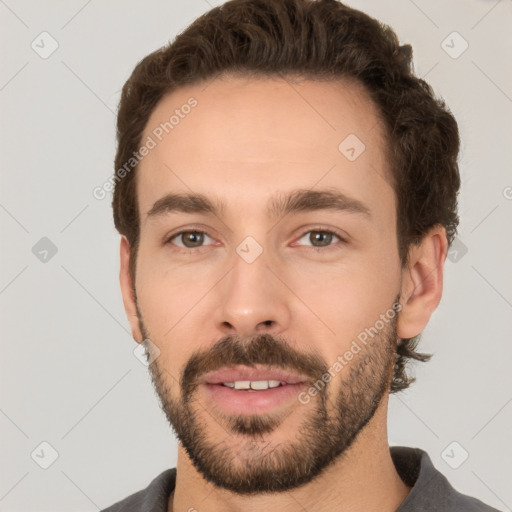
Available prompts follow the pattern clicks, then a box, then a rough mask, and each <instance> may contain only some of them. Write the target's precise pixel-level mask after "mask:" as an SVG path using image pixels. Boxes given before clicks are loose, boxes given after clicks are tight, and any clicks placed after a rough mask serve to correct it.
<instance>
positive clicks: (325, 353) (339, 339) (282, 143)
mask: <svg viewBox="0 0 512 512" xmlns="http://www.w3.org/2000/svg"><path fill="white" fill-rule="evenodd" d="M190 98H193V102H195V105H194V107H193V108H185V107H184V106H185V105H187V104H189V105H191V104H192V103H193V102H192V101H191V100H190ZM177 110H178V112H176V111H177ZM173 114H176V115H175V117H176V116H177V117H176V119H177V118H178V117H179V121H177V122H176V119H174V121H172V128H170V127H169V126H170V125H169V119H170V117H171V116H172V115H173ZM166 122H167V123H168V124H167V125H165V123H166ZM162 126H165V127H166V128H167V130H165V129H163V128H162ZM166 131H168V133H166ZM148 137H150V138H151V139H152V140H153V141H154V142H155V143H156V144H155V146H154V147H152V148H151V150H150V151H149V153H148V154H147V156H145V157H144V159H143V160H142V162H141V163H140V165H139V168H138V170H137V191H138V201H139V205H138V207H139V213H140V219H141V226H140V228H141V231H140V232H141V236H140V245H139V249H138V257H137V272H136V279H135V283H134V287H135V290H136V307H137V317H138V325H137V326H136V327H135V328H134V331H135V333H136V334H135V335H136V338H137V339H138V341H142V339H146V338H147V339H150V340H151V342H152V343H153V344H154V345H156V346H157V347H158V349H159V350H160V355H159V357H158V358H157V359H156V360H155V361H154V362H153V363H152V364H151V366H150V369H151V374H152V378H153V382H154V385H155V388H156V391H157V393H158V395H159V397H160V400H161V403H162V408H163V410H164V412H165V414H166V415H167V418H168V419H169V422H170V423H171V425H172V427H173V428H174V430H175V432H176V434H177V436H178V439H179V440H180V442H181V444H182V446H183V448H184V450H185V451H186V454H187V456H188V457H189V459H190V461H191V463H192V464H193V465H194V466H195V468H196V469H197V470H198V471H199V472H200V473H201V474H202V475H203V477H204V478H206V479H207V480H208V481H210V482H213V483H214V484H215V485H217V486H219V487H222V488H225V489H229V490H231V491H234V492H237V493H240V494H251V493H257V492H262V491H283V490H286V489H290V488H293V487H297V486H299V485H301V484H303V483H305V482H307V481H310V480H311V479H313V478H314V477H315V476H317V475H318V474H320V472H321V471H322V470H324V469H325V468H326V467H328V466H329V465H330V464H331V463H333V461H335V460H336V459H338V458H339V457H340V456H343V454H345V453H346V451H347V449H348V447H349V446H351V444H352V443H353V442H354V440H356V439H357V437H358V434H360V433H361V432H362V431H363V430H364V428H365V427H366V428H368V425H369V424H371V420H372V418H373V417H374V413H375V411H376V409H377V407H378V406H379V404H381V403H382V400H383V397H385V396H386V395H387V392H388V389H389V384H390V379H391V377H392V371H393V364H394V351H395V344H396V340H397V307H396V304H397V302H398V300H399V298H400V285H401V272H400V261H399V257H398V249H397V238H396V213H395V208H396V203H395V196H394V191H393V188H392V186H391V185H390V182H389V180H388V178H387V177H388V176H389V169H388V168H387V162H386V157H385V150H386V143H385V140H384V137H383V132H382V127H381V124H380V122H379V118H378V114H377V111H376V109H375V107H374V106H373V105H372V103H371V101H370V100H369V98H368V96H367V95H366V94H365V92H364V91H363V90H361V89H360V88H359V87H358V86H357V85H355V84H353V83H349V82H346V81H336V82H313V81H302V82H300V83H299V82H287V81H285V80H282V79H275V80H271V79H268V78H267V79H258V80H254V79H252V80H248V79H244V78H240V77H238V78H235V77H231V78H224V79H216V80H213V81H211V82H208V83H205V84H200V85H195V86H188V87H186V88H185V87H184V88H181V89H179V90H177V91H175V92H173V93H171V94H170V95H168V96H166V97H165V98H164V99H163V100H162V101H161V102H160V103H159V104H158V105H157V108H156V109H155V110H154V112H153V114H152V115H151V118H150V120H149V122H148V125H147V127H146V130H145V133H144V135H143V138H142V140H143V141H146V140H149V139H148ZM160 139H161V140H160ZM126 254H127V253H126V252H125V255H126ZM394 306H395V307H394ZM233 386H234V387H233ZM274 386H276V387H274ZM246 388H249V389H246ZM253 388H256V389H253Z"/></svg>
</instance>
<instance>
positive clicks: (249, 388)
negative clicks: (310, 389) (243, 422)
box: [200, 366, 309, 415]
mask: <svg viewBox="0 0 512 512" xmlns="http://www.w3.org/2000/svg"><path fill="white" fill-rule="evenodd" d="M308 385H309V380H308V378H307V377H304V376H301V375H297V374H292V373H290V372H287V371H284V370H278V369H264V368H250V367H246V366H245V367H242V366H239V367H235V368H224V369H222V370H218V371H216V372H212V373H209V374H207V375H206V376H205V377H204V378H203V380H202V382H201V386H200V387H201V388H202V389H203V392H204V393H205V394H206V395H207V400H208V403H212V402H213V403H215V404H216V405H218V406H219V407H220V408H221V409H222V410H223V411H225V412H227V413H229V414H242V415H243V414H258V413H259V414H263V413H265V412H267V413H268V412H271V411H272V410H275V409H276V408H279V407H282V406H284V405H287V404H290V403H291V402H292V398H297V396H298V394H299V393H300V391H301V390H303V389H304V388H306V387H307V386H308ZM295 401H296V402H297V404H298V403H299V402H298V400H295Z"/></svg>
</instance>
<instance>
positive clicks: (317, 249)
mask: <svg viewBox="0 0 512 512" xmlns="http://www.w3.org/2000/svg"><path fill="white" fill-rule="evenodd" d="M313 232H315V233H327V234H330V235H334V236H337V237H338V238H339V239H340V242H341V243H342V244H345V243H347V241H346V240H345V238H343V237H342V236H341V234H340V233H338V232H337V231H334V230H332V229H324V228H321V227H317V228H314V229H309V230H308V231H304V233H302V235H300V236H299V238H298V240H300V239H301V238H304V236H305V235H307V234H308V233H313ZM185 233H197V234H204V235H206V236H209V237H210V235H208V233H207V232H206V231H202V230H200V229H186V230H183V231H179V232H178V233H174V234H172V235H171V236H170V237H168V238H167V239H166V241H165V242H164V244H165V245H167V244H170V243H172V240H173V239H174V238H177V237H179V236H180V235H183V234H185ZM210 238H212V237H210ZM173 245H174V246H175V247H176V248H177V251H178V252H181V253H185V254H192V253H194V252H197V251H198V250H199V249H204V248H205V247H206V246H204V245H203V246H199V247H180V246H179V245H175V244H173ZM308 249H310V250H313V251H315V252H321V251H322V252H324V251H326V250H336V249H341V247H340V246H336V245H327V246H325V247H314V246H309V247H308Z"/></svg>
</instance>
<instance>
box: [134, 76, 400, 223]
mask: <svg viewBox="0 0 512 512" xmlns="http://www.w3.org/2000/svg"><path fill="white" fill-rule="evenodd" d="M149 139H151V140H152V141H153V143H152V144H151V145H152V146H153V147H152V149H151V150H150V151H149V152H148V154H147V155H146V156H145V157H144V158H143V160H142V161H141V162H140V164H139V167H138V172H137V190H138V203H139V212H140V214H141V219H142V221H144V218H145V216H146V215H147V213H148V212H149V211H150V210H151V208H152V207H153V205H154V204H155V202H156V201H158V200H159V199H160V198H161V197H163V196H164V195H165V194H166V193H173V192H186V193H200V194H203V195H209V196H210V197H212V199H213V200H216V199H217V200H218V199H219V198H221V199H225V200H223V202H224V203H227V204H229V203H230V200H229V198H232V199H233V200H237V201H238V204H237V205H233V206H234V207H235V206H240V205H242V204H243V205H244V207H245V208H247V209H249V208H250V204H252V203H254V207H255V208H260V209H261V205H262V204H263V203H258V204H256V203H257V201H255V199H256V198H257V197H258V194H260V195H261V196H262V198H261V199H262V201H263V202H264V204H265V205H266V204H267V200H268V198H269V196H271V195H273V193H274V192H279V191H281V192H286V191H288V190H292V189H296V188H298V187H302V188H313V187H315V186H318V187H320V188H323V187H324V186H325V187H328V188H330V189H339V190H340V191H343V192H346V193H348V192H350V193H351V194H350V195H352V196H355V197H356V198H358V199H359V200H361V201H363V202H365V203H368V202H370V203H373V202H374V201H375V199H376V198H377V197H380V206H381V207H382V208H388V209H393V204H392V202H393V200H394V199H393V192H392V189H391V186H390V182H389V180H388V178H387V176H388V175H389V172H388V163H387V158H386V141H385V136H384V131H383V124H382V123H381V121H380V118H379V113H378V110H377V109H376V107H375V105H374V104H373V102H372V101H371V100H370V98H369V96H368V94H367V93H366V92H365V90H364V89H363V88H362V86H360V85H358V84H356V83H353V82H350V81H347V80H336V81H311V80H301V81H297V80H293V79H285V78H275V79H274V78H247V77H233V76H231V77H225V78H222V79H214V80H210V81H207V82H204V83H201V84H195V85H192V86H186V87H181V88H179V89H177V90H176V91H173V92H172V93H170V94H168V95H166V96H165V97H164V98H162V100H161V101H160V103H159V104H158V105H157V107H156V108H155V109H154V111H153V112H152V114H151V116H150V118H149V120H148V123H147V125H146V128H145V130H144V133H143V136H142V142H143V143H144V142H145V141H148V140H149ZM263 196H265V197H263ZM386 198H387V200H386ZM390 201H391V202H390Z"/></svg>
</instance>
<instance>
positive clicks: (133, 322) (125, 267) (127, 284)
mask: <svg viewBox="0 0 512 512" xmlns="http://www.w3.org/2000/svg"><path fill="white" fill-rule="evenodd" d="M120 263H121V266H120V270H119V284H120V285H121V294H122V296H123V304H124V310H125V312H126V316H127V318H128V321H129V322H130V328H131V331H132V337H133V339H134V340H135V341H136V342H137V343H141V342H142V341H143V336H142V333H141V331H140V326H139V317H138V315H137V304H136V301H135V295H134V284H135V283H133V282H132V278H131V276H130V243H129V242H128V239H127V238H126V237H125V236H124V235H122V236H121V245H120Z"/></svg>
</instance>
